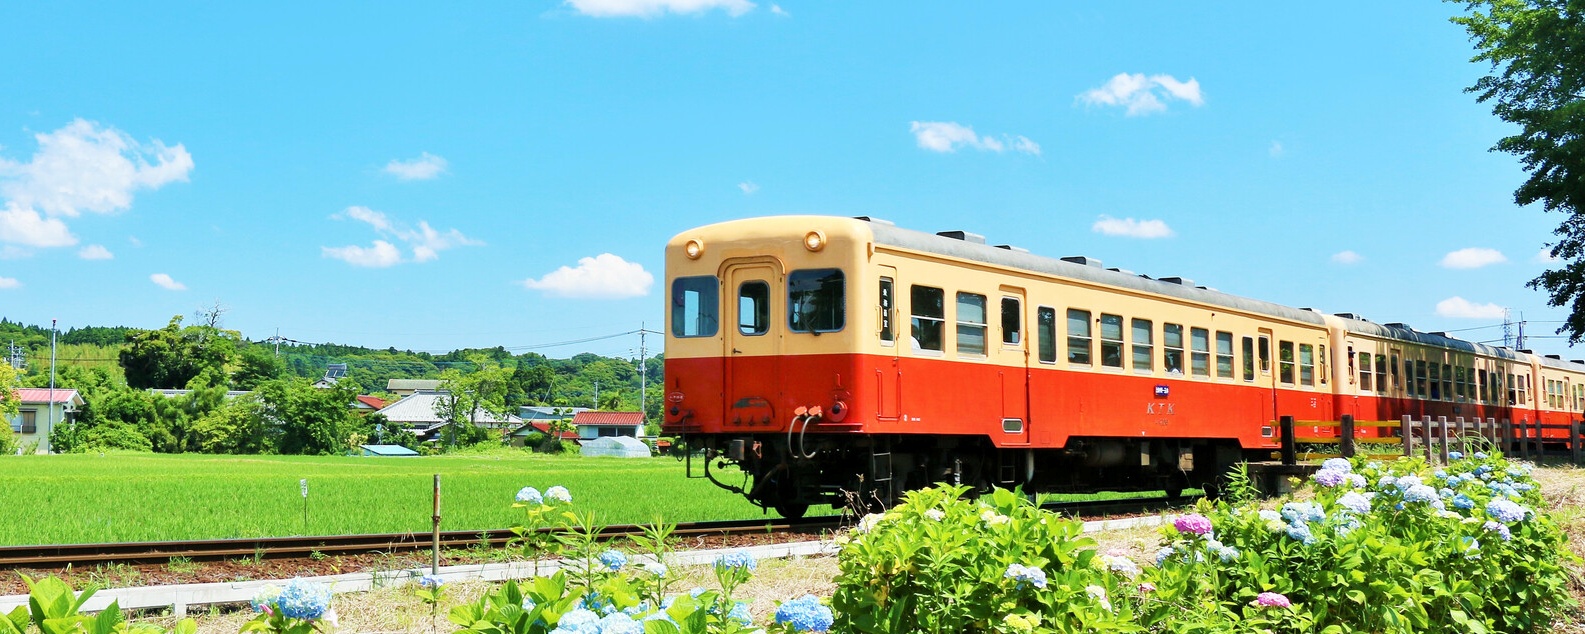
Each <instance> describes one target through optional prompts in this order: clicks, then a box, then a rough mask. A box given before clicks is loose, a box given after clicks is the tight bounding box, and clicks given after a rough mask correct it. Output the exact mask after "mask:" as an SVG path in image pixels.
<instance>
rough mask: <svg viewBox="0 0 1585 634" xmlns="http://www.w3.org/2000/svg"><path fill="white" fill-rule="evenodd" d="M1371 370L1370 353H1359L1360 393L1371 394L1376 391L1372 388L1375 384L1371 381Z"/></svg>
mask: <svg viewBox="0 0 1585 634" xmlns="http://www.w3.org/2000/svg"><path fill="white" fill-rule="evenodd" d="M1370 368H1371V365H1370V353H1369V352H1361V353H1359V391H1361V392H1370V391H1373V390H1374V389H1375V388H1374V387H1372V386H1374V385H1375V383H1374V382H1372V381H1371V380H1370Z"/></svg>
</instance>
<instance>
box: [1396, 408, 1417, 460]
mask: <svg viewBox="0 0 1585 634" xmlns="http://www.w3.org/2000/svg"><path fill="white" fill-rule="evenodd" d="M1398 435H1399V436H1400V437H1402V439H1403V457H1405V458H1408V457H1409V456H1413V455H1414V419H1413V418H1410V417H1409V415H1408V414H1404V415H1403V422H1402V423H1399V425H1398Z"/></svg>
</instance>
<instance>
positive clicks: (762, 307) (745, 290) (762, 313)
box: [737, 280, 770, 335]
mask: <svg viewBox="0 0 1585 634" xmlns="http://www.w3.org/2000/svg"><path fill="white" fill-rule="evenodd" d="M737 331H738V332H740V333H743V334H745V335H763V334H765V333H767V332H770V284H767V283H765V282H762V281H758V280H756V281H752V282H744V283H743V285H742V286H739V287H738V289H737Z"/></svg>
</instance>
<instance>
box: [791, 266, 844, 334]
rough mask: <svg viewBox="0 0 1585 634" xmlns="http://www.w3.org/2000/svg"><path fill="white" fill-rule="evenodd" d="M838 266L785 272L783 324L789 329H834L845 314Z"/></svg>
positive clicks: (842, 280)
mask: <svg viewBox="0 0 1585 634" xmlns="http://www.w3.org/2000/svg"><path fill="white" fill-rule="evenodd" d="M845 288H846V283H845V278H844V277H843V275H842V271H841V270H839V269H807V270H803V271H793V272H792V273H791V274H790V275H788V276H787V325H788V327H789V328H791V329H792V331H793V332H813V333H821V332H835V331H838V330H841V329H842V326H843V324H844V323H845V321H846V316H847V305H846V303H847V297H846V294H845V293H844V289H845Z"/></svg>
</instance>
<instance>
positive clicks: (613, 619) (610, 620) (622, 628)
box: [600, 612, 644, 634]
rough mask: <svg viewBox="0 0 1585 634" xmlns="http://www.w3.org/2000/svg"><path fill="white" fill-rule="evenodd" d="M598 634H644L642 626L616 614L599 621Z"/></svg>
mask: <svg viewBox="0 0 1585 634" xmlns="http://www.w3.org/2000/svg"><path fill="white" fill-rule="evenodd" d="M600 634H644V625H643V624H641V623H639V622H638V621H635V620H633V617H631V616H628V615H626V614H623V613H621V612H617V613H615V614H610V615H607V616H606V617H605V618H603V619H600Z"/></svg>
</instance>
